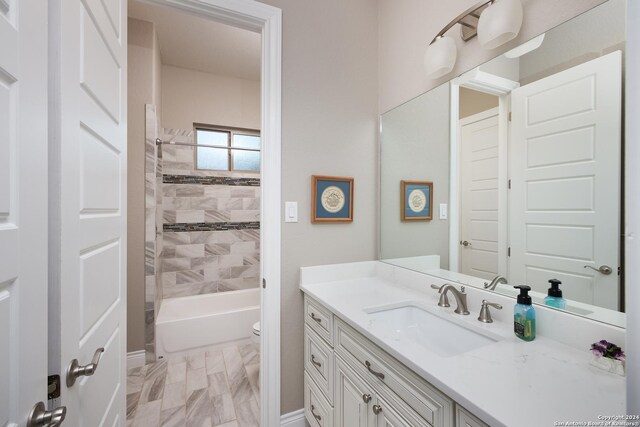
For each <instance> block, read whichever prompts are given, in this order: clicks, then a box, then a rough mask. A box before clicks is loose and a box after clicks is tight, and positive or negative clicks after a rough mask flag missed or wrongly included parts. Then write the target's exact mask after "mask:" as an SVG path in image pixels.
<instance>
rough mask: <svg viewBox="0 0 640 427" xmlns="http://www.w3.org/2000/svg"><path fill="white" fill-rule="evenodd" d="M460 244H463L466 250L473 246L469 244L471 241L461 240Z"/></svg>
mask: <svg viewBox="0 0 640 427" xmlns="http://www.w3.org/2000/svg"><path fill="white" fill-rule="evenodd" d="M460 244H461V245H462V246H464V247H465V248H466V247H467V246H471V242H469V241H467V240H460Z"/></svg>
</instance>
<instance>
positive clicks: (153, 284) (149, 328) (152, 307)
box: [144, 104, 162, 363]
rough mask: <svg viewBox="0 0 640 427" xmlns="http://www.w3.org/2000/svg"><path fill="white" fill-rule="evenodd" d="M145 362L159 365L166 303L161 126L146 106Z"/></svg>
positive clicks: (153, 109) (155, 115) (152, 110)
mask: <svg viewBox="0 0 640 427" xmlns="http://www.w3.org/2000/svg"><path fill="white" fill-rule="evenodd" d="M145 117H146V127H145V233H144V239H145V256H144V260H145V273H144V274H145V313H144V314H145V358H146V362H147V363H152V362H155V360H156V354H155V353H156V352H155V320H156V317H157V316H158V311H159V309H160V303H161V301H162V286H161V280H160V279H159V275H158V274H157V273H158V271H159V266H160V264H159V261H160V252H161V249H162V246H161V245H162V238H161V236H160V238H158V230H159V232H160V233H162V227H160V228H158V219H159V218H158V209H157V207H158V200H160V202H161V199H160V197H161V192H160V191H159V189H160V187H158V176H160V177H162V171H161V170H159V169H158V167H159V166H160V164H159V162H158V148H157V145H156V138H158V137H159V132H160V124H159V122H158V116H157V113H156V106H155V105H149V104H147V105H145Z"/></svg>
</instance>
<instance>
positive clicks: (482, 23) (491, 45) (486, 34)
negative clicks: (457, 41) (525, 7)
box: [478, 0, 522, 49]
mask: <svg viewBox="0 0 640 427" xmlns="http://www.w3.org/2000/svg"><path fill="white" fill-rule="evenodd" d="M520 27H522V3H520V0H497V1H495V2H493V3H492V4H491V5H490V6H489V7H487V8H486V10H484V11H483V13H482V15H481V16H480V19H479V21H478V41H479V42H480V46H482V48H483V49H495V48H497V47H499V46H502V45H503V44H505V43H506V42H508V41H510V40H513V39H515V38H516V37H517V36H518V33H519V32H520Z"/></svg>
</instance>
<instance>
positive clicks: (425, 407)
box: [335, 319, 454, 427]
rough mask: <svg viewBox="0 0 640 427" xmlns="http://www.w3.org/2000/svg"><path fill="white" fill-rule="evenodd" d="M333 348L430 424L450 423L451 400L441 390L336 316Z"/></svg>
mask: <svg viewBox="0 0 640 427" xmlns="http://www.w3.org/2000/svg"><path fill="white" fill-rule="evenodd" d="M335 337H336V343H335V349H336V353H337V354H339V355H340V356H342V357H343V358H344V359H345V360H346V361H347V362H349V364H350V365H351V367H352V368H354V369H355V370H356V371H357V372H358V373H359V374H360V375H361V376H362V377H363V378H364V379H365V380H366V381H368V382H369V383H371V384H372V385H373V386H374V387H376V388H379V389H381V390H384V391H386V392H392V393H393V394H395V395H396V396H397V397H398V398H399V399H400V400H402V401H403V402H404V403H406V404H407V405H408V406H409V407H411V408H412V409H413V410H414V411H416V412H417V413H418V414H419V415H420V416H421V417H422V418H424V420H425V421H427V422H428V423H429V424H430V425H432V426H434V427H441V426H442V427H445V426H446V427H449V426H452V425H453V419H454V418H453V415H454V414H453V411H454V404H453V401H452V400H451V399H449V398H448V397H447V396H446V395H445V394H443V393H441V392H440V391H439V390H437V389H436V388H435V387H433V386H432V385H430V384H429V383H427V382H426V381H424V380H423V379H422V378H420V377H418V376H417V375H416V374H414V373H413V372H411V371H410V370H409V369H408V368H406V367H405V366H403V365H402V364H401V363H399V362H398V361H396V360H395V359H393V358H392V357H391V356H389V355H388V354H386V353H385V352H383V351H382V350H381V349H379V348H378V347H377V346H375V345H373V344H372V343H371V342H370V341H369V340H368V339H366V338H365V337H363V336H362V335H360V334H359V333H358V332H356V331H355V330H353V329H352V328H351V327H350V326H348V325H347V324H346V323H344V322H343V321H342V320H340V319H336V324H335Z"/></svg>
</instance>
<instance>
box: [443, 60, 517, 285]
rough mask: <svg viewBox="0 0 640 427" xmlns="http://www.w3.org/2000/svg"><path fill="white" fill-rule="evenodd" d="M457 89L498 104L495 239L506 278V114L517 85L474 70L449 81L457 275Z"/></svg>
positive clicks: (452, 257) (452, 256)
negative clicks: (494, 98)
mask: <svg viewBox="0 0 640 427" xmlns="http://www.w3.org/2000/svg"><path fill="white" fill-rule="evenodd" d="M460 87H465V88H467V89H473V90H475V91H477V92H483V93H486V94H489V95H494V96H497V97H498V99H499V101H498V128H499V130H498V132H499V140H498V158H499V163H498V177H499V178H498V180H499V184H498V185H499V190H498V205H499V206H505V209H502V210H501V211H500V212H499V214H498V224H500V226H499V228H498V240H499V241H500V242H504V244H503V245H501V246H499V247H498V272H499V274H501V275H506V274H507V270H508V261H507V247H508V245H509V235H508V230H509V226H508V223H507V221H508V219H509V216H508V211H507V210H508V209H506V208H507V197H508V194H507V190H508V187H507V182H508V176H509V170H508V168H509V161H508V157H507V156H508V144H509V112H510V111H511V96H510V94H511V91H512V90H513V89H515V88H517V87H520V83H518V82H516V81H513V80H509V79H505V78H503V77H499V76H496V75H493V74H490V73H487V72H484V71H481V70H480V68H479V67H476V68H474V69H473V70H471V71H468V72H466V73H464V74H463V75H461V76H460V77H458V78H455V79H453V80H451V88H450V98H451V100H450V103H449V105H450V113H449V117H450V120H451V122H450V124H449V125H450V128H449V132H450V143H449V149H450V154H449V270H450V271H456V272H458V271H459V269H460V256H459V254H460V250H459V244H458V242H459V241H460V183H459V171H460V115H459V111H460Z"/></svg>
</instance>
